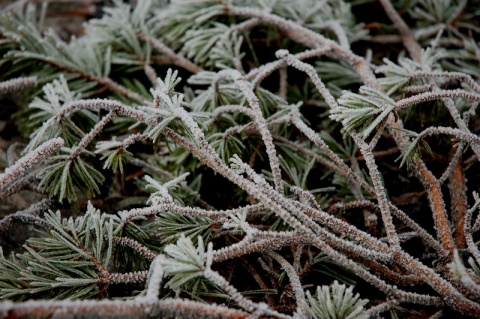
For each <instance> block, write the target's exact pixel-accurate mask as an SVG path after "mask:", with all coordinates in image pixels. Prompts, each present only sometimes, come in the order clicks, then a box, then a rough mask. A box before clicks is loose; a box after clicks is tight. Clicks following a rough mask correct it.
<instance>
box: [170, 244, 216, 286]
mask: <svg viewBox="0 0 480 319" xmlns="http://www.w3.org/2000/svg"><path fill="white" fill-rule="evenodd" d="M165 254H166V255H167V256H168V257H170V258H168V259H166V260H165V261H164V262H163V268H164V269H165V273H166V274H167V275H168V276H172V278H170V280H169V281H168V283H167V286H168V287H171V288H172V289H174V290H179V289H181V288H182V287H183V286H185V284H186V283H188V282H189V281H192V280H194V279H195V278H198V277H200V276H203V271H204V270H205V269H208V268H210V266H211V265H212V245H211V244H209V245H208V248H207V251H206V252H205V246H204V244H203V239H202V237H198V245H197V247H195V246H194V244H193V242H192V240H191V239H190V238H189V237H185V236H184V235H182V236H181V237H180V238H179V239H178V241H177V243H176V244H170V245H168V246H167V247H165Z"/></svg>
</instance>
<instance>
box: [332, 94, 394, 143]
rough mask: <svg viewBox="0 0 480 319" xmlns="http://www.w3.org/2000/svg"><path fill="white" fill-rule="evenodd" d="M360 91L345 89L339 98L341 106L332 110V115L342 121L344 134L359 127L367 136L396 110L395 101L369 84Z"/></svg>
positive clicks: (364, 135)
mask: <svg viewBox="0 0 480 319" xmlns="http://www.w3.org/2000/svg"><path fill="white" fill-rule="evenodd" d="M359 91H360V94H356V93H352V92H348V91H344V92H343V94H342V96H341V97H340V99H338V103H339V104H340V106H339V107H337V108H335V109H332V110H331V111H330V114H331V115H330V117H331V118H332V119H334V120H337V121H341V122H342V124H343V129H342V130H343V132H344V134H346V133H347V132H349V131H350V130H352V129H358V130H359V131H360V132H362V133H363V137H365V138H366V137H368V136H369V135H370V133H372V131H374V130H375V129H376V128H377V126H378V125H380V123H382V122H383V121H384V120H385V119H386V118H387V116H388V115H389V114H390V113H391V112H392V111H393V110H394V107H395V101H394V100H392V99H391V98H389V97H388V96H387V95H386V94H384V93H382V92H380V91H378V90H375V89H373V88H370V87H367V86H362V87H361V88H360V90H359Z"/></svg>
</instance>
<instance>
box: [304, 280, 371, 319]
mask: <svg viewBox="0 0 480 319" xmlns="http://www.w3.org/2000/svg"><path fill="white" fill-rule="evenodd" d="M352 290H353V287H349V288H348V289H347V287H346V286H345V285H342V284H339V283H338V282H337V281H334V282H333V284H332V285H331V286H330V287H329V286H322V287H317V291H316V294H315V295H314V296H312V295H311V294H310V293H309V292H308V291H307V298H308V301H309V303H310V311H311V315H312V317H313V318H315V319H326V318H329V319H366V318H368V317H369V316H368V314H367V313H366V312H365V310H364V308H363V307H364V306H365V305H366V304H367V302H368V301H367V300H362V299H360V298H359V295H358V294H356V295H353V292H352Z"/></svg>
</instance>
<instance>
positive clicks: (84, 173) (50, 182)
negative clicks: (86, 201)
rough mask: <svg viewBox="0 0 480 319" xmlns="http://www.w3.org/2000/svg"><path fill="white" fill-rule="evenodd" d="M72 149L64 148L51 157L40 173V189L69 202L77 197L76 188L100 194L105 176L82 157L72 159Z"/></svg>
mask: <svg viewBox="0 0 480 319" xmlns="http://www.w3.org/2000/svg"><path fill="white" fill-rule="evenodd" d="M72 151H73V150H72V149H71V148H66V147H63V148H62V149H61V151H60V153H59V154H57V155H54V156H51V157H50V158H49V159H48V160H47V161H46V163H45V166H44V167H43V169H42V170H41V172H40V173H39V177H40V179H41V180H40V184H39V187H40V188H43V189H45V190H46V191H47V192H48V194H49V195H50V196H52V197H53V196H58V199H59V200H60V201H62V200H63V199H64V198H66V199H67V200H68V201H69V202H72V201H75V200H76V199H77V198H78V197H77V190H76V189H75V188H76V187H79V188H80V190H81V191H82V192H87V193H100V188H99V186H98V185H99V184H101V183H102V182H103V181H104V177H103V175H102V174H101V173H100V172H99V171H98V170H96V169H95V168H94V167H93V166H92V165H90V164H89V163H87V162H85V161H84V160H83V159H82V158H81V157H80V156H77V157H75V158H72Z"/></svg>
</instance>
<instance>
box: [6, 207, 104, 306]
mask: <svg viewBox="0 0 480 319" xmlns="http://www.w3.org/2000/svg"><path fill="white" fill-rule="evenodd" d="M45 220H46V221H47V222H48V225H49V229H48V230H46V231H45V236H44V237H40V238H32V239H29V240H27V244H26V245H25V248H26V252H25V253H23V254H20V255H18V257H19V259H20V260H21V261H22V263H23V264H24V265H25V266H26V267H23V266H21V264H20V263H19V261H18V260H17V259H15V258H14V257H13V256H12V257H11V258H10V259H6V258H5V257H4V256H3V255H2V256H1V258H0V262H1V266H2V269H5V272H3V271H2V276H1V277H0V278H1V279H0V286H1V288H0V297H1V298H2V299H17V300H22V299H24V298H25V297H26V295H30V296H37V297H40V296H41V297H43V298H57V299H65V298H69V299H77V298H90V297H94V296H97V295H98V294H99V293H100V288H101V287H102V282H101V280H99V278H100V277H102V276H103V275H104V273H105V271H106V269H109V268H110V262H111V258H112V252H113V243H112V240H113V220H112V219H111V218H108V216H107V215H105V214H101V213H100V212H99V211H98V210H96V209H95V208H93V206H89V208H88V209H87V212H86V213H85V215H84V216H80V217H77V218H75V219H73V218H69V219H66V218H63V219H62V218H61V216H60V212H57V213H53V212H50V213H47V214H46V215H45Z"/></svg>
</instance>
